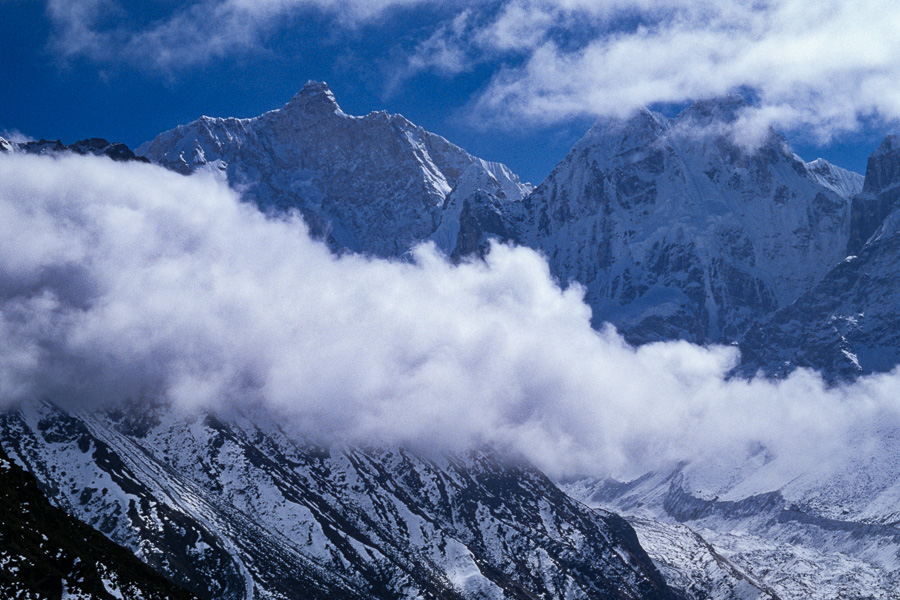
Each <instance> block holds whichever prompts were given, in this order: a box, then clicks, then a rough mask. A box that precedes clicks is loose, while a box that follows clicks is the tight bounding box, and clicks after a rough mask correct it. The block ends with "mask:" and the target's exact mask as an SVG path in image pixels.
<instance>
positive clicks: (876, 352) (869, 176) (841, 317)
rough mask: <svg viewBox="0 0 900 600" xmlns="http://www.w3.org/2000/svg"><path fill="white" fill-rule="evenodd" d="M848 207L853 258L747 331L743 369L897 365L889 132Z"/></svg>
mask: <svg viewBox="0 0 900 600" xmlns="http://www.w3.org/2000/svg"><path fill="white" fill-rule="evenodd" d="M852 206H853V208H852V215H851V233H850V238H849V240H848V250H849V251H851V252H853V255H852V256H849V257H848V258H846V259H845V260H844V261H842V262H841V263H840V264H838V265H837V266H835V267H834V268H833V269H831V270H830V271H829V272H828V273H827V274H826V275H825V276H824V277H823V279H822V280H821V281H820V282H819V283H818V284H817V285H815V286H814V287H812V288H811V289H809V290H808V291H807V292H805V293H804V294H802V295H801V296H800V297H799V298H798V299H797V300H796V301H795V302H793V303H792V304H790V305H788V306H786V307H784V308H782V309H781V310H779V311H778V312H777V313H775V314H774V315H773V316H772V317H771V318H770V319H768V320H766V321H765V322H763V323H760V324H758V325H756V326H754V327H753V328H751V329H750V331H748V332H747V334H746V336H745V337H744V339H743V340H741V349H742V351H743V353H744V365H745V366H744V369H745V371H748V372H752V371H755V370H757V369H762V370H764V371H765V372H767V373H770V374H775V375H783V374H785V373H787V372H789V371H791V370H792V369H794V368H796V367H801V366H802V367H810V368H813V369H817V370H821V371H822V372H823V373H824V374H825V375H826V376H827V377H828V378H829V379H832V380H835V379H848V378H852V377H856V376H858V375H861V374H865V373H872V372H884V371H889V370H891V369H893V368H894V367H895V366H896V365H898V364H900V292H898V286H897V282H898V280H900V267H898V261H897V259H898V257H900V212H898V209H900V144H898V142H897V139H896V138H895V137H894V136H891V137H889V138H887V139H886V140H885V142H884V143H883V144H882V145H881V147H880V148H879V149H878V150H877V151H876V152H875V153H874V154H873V155H872V156H871V157H870V158H869V164H868V168H867V170H866V183H865V187H864V190H863V192H862V193H861V194H859V195H858V196H856V197H855V198H854V199H853V205H852Z"/></svg>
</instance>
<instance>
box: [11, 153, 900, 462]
mask: <svg viewBox="0 0 900 600" xmlns="http://www.w3.org/2000/svg"><path fill="white" fill-rule="evenodd" d="M589 321H590V310H589V308H588V307H587V306H586V305H585V304H584V303H583V301H582V296H581V290H580V289H579V288H578V287H577V286H576V287H570V288H568V289H566V290H563V289H560V287H558V285H557V284H556V283H555V282H554V281H553V279H552V278H551V276H550V273H549V270H548V267H547V264H546V262H545V261H544V260H543V259H542V258H541V257H540V256H539V255H538V254H536V253H535V252H532V251H530V250H527V249H523V248H509V247H506V246H496V247H494V248H493V249H492V250H491V252H490V254H489V255H488V256H487V259H486V262H484V263H481V262H474V263H471V264H462V265H458V266H454V265H451V264H449V263H448V262H446V261H445V260H444V259H443V258H441V257H440V256H438V255H436V254H435V252H434V251H432V250H431V249H429V248H427V247H424V248H421V249H420V250H419V251H418V252H417V254H416V257H415V261H414V262H413V263H402V262H390V261H385V260H374V259H368V258H364V257H360V256H352V255H348V256H341V257H336V256H334V255H332V254H331V253H329V251H328V250H327V248H326V247H325V246H324V245H323V244H321V243H319V242H315V241H313V240H312V239H310V238H309V236H308V235H307V234H306V229H305V227H304V226H303V224H302V222H301V221H300V220H299V219H297V218H289V219H285V220H273V219H270V218H266V217H265V216H263V215H262V214H261V213H260V212H259V211H257V210H256V209H255V208H254V207H253V206H251V205H250V204H247V203H242V202H240V201H239V198H238V197H237V196H236V195H235V193H234V192H233V191H231V190H230V189H228V188H227V187H226V186H225V185H224V184H222V183H220V182H217V181H216V180H214V179H212V178H211V177H205V176H191V177H183V176H180V175H176V174H173V173H170V172H167V171H164V170H162V169H160V168H158V167H154V166H151V165H140V164H120V163H114V162H112V161H109V160H106V159H102V158H95V157H79V156H69V157H64V158H60V159H54V158H50V157H38V156H21V155H20V156H16V155H12V156H0V401H2V403H7V402H12V401H17V400H27V399H30V398H45V397H49V398H53V399H56V400H59V401H64V400H70V401H76V402H81V403H83V404H87V405H94V404H97V403H103V402H115V401H117V400H119V399H142V398H164V399H168V400H170V401H172V402H174V403H176V405H178V406H182V407H198V406H199V407H214V408H220V409H221V408H223V407H228V406H234V405H239V406H242V405H246V404H250V405H252V406H254V407H264V408H266V409H268V410H272V411H275V412H276V413H277V414H278V415H279V416H280V417H281V421H282V422H283V423H285V424H286V426H289V427H291V428H293V429H294V430H295V431H297V432H299V433H301V434H303V435H306V436H310V437H314V438H316V437H317V438H319V439H321V440H322V441H325V442H333V441H340V442H343V443H356V442H366V443H373V442H374V443H405V444H411V445H421V446H426V447H429V448H432V449H434V448H444V449H450V450H454V449H463V448H468V447H471V446H477V445H482V444H494V445H496V446H499V447H505V448H509V449H510V450H511V451H513V452H517V453H519V454H521V455H524V456H526V457H527V458H529V459H531V460H532V461H534V462H536V463H537V464H538V465H540V466H541V467H543V468H545V469H547V470H549V471H551V472H553V473H556V474H563V473H583V472H598V471H605V472H610V473H613V474H635V473H640V472H641V471H643V470H645V469H651V468H654V467H660V466H663V465H666V464H669V463H671V462H672V461H676V460H691V459H694V460H702V459H704V458H710V457H712V458H714V459H715V461H714V462H716V463H717V464H724V463H723V461H726V460H730V459H731V458H734V460H741V458H742V457H744V458H745V457H746V456H747V454H748V452H754V451H758V450H759V448H760V447H764V448H766V449H767V451H768V452H769V453H771V454H772V455H773V456H776V457H778V458H779V459H781V460H782V461H784V462H785V463H786V464H787V465H790V466H792V468H794V469H795V471H796V470H797V469H803V468H806V467H808V466H809V465H811V464H820V463H824V462H827V461H832V460H835V457H839V456H850V455H852V452H853V451H854V450H853V449H854V448H865V444H864V442H865V439H866V436H868V435H870V434H871V433H872V432H874V431H877V430H881V431H891V430H896V428H897V427H900V401H898V395H897V393H896V390H897V389H900V387H898V386H900V374H898V373H893V374H890V375H885V376H879V377H871V378H866V379H863V380H861V381H860V382H859V383H857V384H856V385H854V386H849V387H841V388H835V389H828V388H827V387H826V386H825V385H824V384H823V382H822V380H821V379H820V378H819V377H818V376H817V375H816V374H813V373H810V372H797V373H795V374H794V375H793V376H791V377H789V378H787V379H786V380H784V381H780V382H774V381H766V380H754V381H747V380H741V379H728V378H727V377H726V373H727V372H728V370H729V369H730V367H731V366H732V365H733V364H734V361H735V359H736V354H735V351H734V350H733V349H731V348H723V347H712V348H703V347H699V346H693V345H690V344H688V343H683V342H673V343H660V344H651V345H647V346H644V347H641V348H638V349H635V348H632V347H630V346H628V345H627V344H626V343H624V342H623V340H622V338H621V337H620V336H619V335H617V334H616V333H615V332H614V331H612V330H605V331H602V332H597V331H594V330H593V329H591V327H590V322H589ZM876 425H877V426H876ZM860 431H862V432H866V433H864V434H862V435H861V436H860V434H859V432H860Z"/></svg>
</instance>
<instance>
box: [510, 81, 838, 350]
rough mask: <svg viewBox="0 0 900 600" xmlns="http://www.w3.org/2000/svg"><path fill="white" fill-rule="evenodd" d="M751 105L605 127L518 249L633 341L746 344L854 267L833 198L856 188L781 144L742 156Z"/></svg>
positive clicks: (704, 105) (519, 235)
mask: <svg viewBox="0 0 900 600" xmlns="http://www.w3.org/2000/svg"><path fill="white" fill-rule="evenodd" d="M743 106H744V103H743V101H742V100H741V99H740V98H738V97H728V98H724V99H720V100H711V101H704V102H698V103H696V104H695V105H693V106H692V107H690V108H688V109H686V110H685V111H683V112H682V113H681V114H680V115H679V116H678V117H676V118H674V119H669V118H666V117H664V116H662V115H660V114H657V113H654V112H651V111H649V110H646V109H645V110H642V111H640V112H639V113H637V114H635V115H634V116H632V117H630V118H628V119H608V118H603V119H600V120H599V121H598V122H597V123H596V124H595V125H594V126H593V127H592V128H591V130H590V131H589V132H588V133H587V134H586V135H585V136H584V138H583V139H582V140H581V141H579V142H578V143H577V144H576V145H575V147H574V148H573V149H572V151H571V152H570V154H569V155H568V156H567V157H566V158H565V159H564V160H563V161H562V162H561V163H560V164H559V165H558V166H557V167H556V169H555V170H554V171H553V173H552V174H551V175H550V176H549V177H548V178H547V179H546V180H545V181H544V182H543V183H541V184H540V185H539V186H538V187H537V188H536V189H535V191H534V193H533V194H531V196H529V197H528V198H527V199H526V200H525V201H524V202H523V203H522V206H521V209H522V210H521V214H520V215H519V216H518V217H517V218H515V219H514V221H515V227H514V229H515V237H516V239H518V240H519V241H521V242H523V243H525V244H527V245H529V246H532V247H535V248H539V249H540V250H542V251H543V252H544V253H545V254H546V255H547V257H548V260H549V261H550V265H551V269H552V271H553V273H554V274H555V275H556V276H557V277H558V278H559V279H560V280H561V281H563V282H566V281H570V280H575V281H578V282H579V283H581V284H582V285H583V286H585V288H586V295H587V301H588V303H589V304H590V305H591V307H592V308H593V310H594V322H595V323H597V324H599V323H601V322H604V321H609V322H611V323H613V324H614V325H616V326H617V327H618V328H619V329H620V330H621V331H623V333H625V335H626V337H627V338H628V339H630V340H632V341H634V342H646V341H653V340H659V339H686V340H690V341H695V342H700V343H707V342H712V341H734V340H736V339H738V337H739V336H740V335H741V334H742V333H743V332H744V331H745V330H746V329H747V328H748V327H749V326H750V325H751V324H753V323H754V322H755V321H757V320H758V319H761V318H763V317H764V316H767V315H768V314H770V313H771V312H773V311H774V310H776V309H778V308H780V307H782V306H786V305H787V304H789V303H790V302H791V301H793V300H794V299H796V298H797V297H798V296H799V295H800V294H801V293H803V292H804V291H806V290H807V289H808V288H810V287H811V286H812V285H814V284H815V283H816V282H817V281H818V280H819V279H820V278H821V277H822V276H823V275H824V274H825V272H826V271H827V270H828V269H829V268H830V267H831V266H833V265H835V264H837V263H838V262H839V261H840V260H841V259H843V258H844V248H845V247H846V242H847V237H848V232H849V218H850V202H849V200H848V198H847V197H845V196H844V195H842V194H843V191H842V192H841V193H838V192H836V191H835V190H836V189H839V190H844V189H845V188H846V189H848V190H849V189H852V188H853V186H854V185H855V183H853V180H854V178H853V177H852V176H850V175H843V174H842V172H841V171H839V170H837V169H830V168H828V167H827V166H826V165H825V164H824V162H823V161H822V162H818V163H815V164H813V165H812V166H810V165H806V164H804V163H803V161H801V160H800V159H799V158H797V157H796V156H795V155H794V154H793V153H792V152H791V151H790V149H789V148H788V146H787V143H786V142H785V140H784V139H783V138H782V137H781V136H779V135H777V134H775V133H774V132H770V133H769V135H768V136H767V137H766V138H765V139H764V140H763V141H762V143H761V144H760V145H759V146H758V147H755V148H749V149H748V148H745V147H743V146H741V145H739V144H737V143H736V142H735V141H734V136H733V135H732V133H733V132H732V127H733V125H734V119H735V118H736V116H737V115H738V114H739V113H740V110H741V109H742V107H743ZM823 171H824V172H826V173H827V174H829V175H828V176H832V175H833V176H834V177H835V179H834V180H833V181H832V180H828V181H827V182H826V183H825V184H823V178H826V179H827V177H826V176H825V175H823ZM516 208H518V207H516ZM514 210H515V208H514Z"/></svg>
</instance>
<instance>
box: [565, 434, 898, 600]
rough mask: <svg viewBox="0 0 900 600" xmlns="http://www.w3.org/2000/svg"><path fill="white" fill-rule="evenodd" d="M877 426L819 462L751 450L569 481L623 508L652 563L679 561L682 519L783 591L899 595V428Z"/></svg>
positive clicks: (847, 598) (587, 497)
mask: <svg viewBox="0 0 900 600" xmlns="http://www.w3.org/2000/svg"><path fill="white" fill-rule="evenodd" d="M872 433H873V432H861V431H860V432H856V433H855V434H854V435H853V436H852V439H859V440H861V441H860V442H859V444H858V446H855V447H849V448H842V449H841V450H840V452H839V454H837V455H835V456H832V457H829V459H828V460H823V461H819V462H817V463H816V464H813V465H803V464H800V463H801V462H802V461H799V462H798V460H797V457H793V456H786V457H773V456H770V455H768V454H767V453H765V452H759V453H753V452H749V453H748V454H747V456H746V457H744V459H743V460H733V457H732V460H728V459H725V457H720V459H719V460H713V459H708V460H704V461H697V462H694V463H691V464H681V465H677V466H674V467H673V468H672V470H667V471H660V472H656V473H648V474H646V475H644V476H643V477H640V478H638V479H635V480H633V481H629V482H619V481H615V480H612V479H609V478H600V479H595V480H591V479H585V480H580V481H576V482H573V483H569V484H568V485H566V486H564V489H566V491H567V492H568V493H570V494H571V495H572V496H573V497H575V498H579V499H581V500H582V501H584V502H586V503H588V504H590V505H592V506H597V507H602V508H605V509H608V510H615V511H617V512H620V513H621V514H623V515H627V516H628V518H629V519H630V520H632V522H633V524H634V526H635V528H636V529H637V531H638V535H639V537H640V539H641V543H642V545H644V546H645V548H646V549H647V551H648V553H650V555H651V556H652V557H653V559H654V560H655V561H658V562H663V563H676V564H678V563H682V564H683V563H684V560H682V557H684V555H685V551H684V549H683V548H684V546H685V544H684V543H683V541H679V536H677V535H674V533H677V531H675V532H673V530H672V528H673V527H674V526H676V525H678V526H686V527H688V528H690V529H691V530H693V531H694V532H696V534H699V535H700V536H702V539H703V540H705V542H707V543H708V544H709V545H710V546H711V548H712V550H713V551H714V552H715V553H716V554H718V555H721V556H722V557H724V559H726V560H727V561H728V563H729V564H730V565H732V566H733V567H734V568H735V569H737V570H739V571H740V572H741V573H742V574H744V575H746V576H747V578H748V580H750V581H752V582H755V584H757V585H758V586H760V587H765V588H766V589H768V590H771V592H772V593H774V594H776V595H777V596H778V597H780V598H781V599H782V600H802V599H806V598H817V599H819V600H862V599H872V598H878V599H885V600H887V599H893V598H895V597H896V590H897V589H900V527H898V525H900V511H898V508H897V507H898V506H900V475H898V473H900V432H897V431H889V430H885V431H880V432H877V435H876V436H874V437H873V436H872ZM862 440H865V441H862ZM642 531H650V532H651V533H652V535H650V536H648V535H646V534H643V533H642ZM680 539H682V540H683V536H681V538H680ZM692 562H696V561H692ZM663 572H664V573H665V569H663ZM698 580H701V579H698ZM710 597H711V598H722V599H723V600H724V598H730V597H731V596H729V595H728V594H725V595H715V594H713V595H711V596H710Z"/></svg>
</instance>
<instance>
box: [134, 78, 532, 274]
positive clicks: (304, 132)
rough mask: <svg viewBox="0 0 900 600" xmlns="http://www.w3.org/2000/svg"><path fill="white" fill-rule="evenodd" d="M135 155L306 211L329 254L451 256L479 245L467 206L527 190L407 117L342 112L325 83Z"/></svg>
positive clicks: (159, 140) (180, 132) (177, 132)
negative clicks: (424, 245) (427, 250)
mask: <svg viewBox="0 0 900 600" xmlns="http://www.w3.org/2000/svg"><path fill="white" fill-rule="evenodd" d="M137 152H138V154H142V155H144V156H146V157H147V158H149V159H150V160H151V161H153V162H155V163H159V164H161V165H164V166H166V167H169V168H171V169H174V170H177V171H179V172H182V173H190V172H194V171H197V170H199V169H207V170H212V171H213V172H220V173H222V174H223V176H225V177H227V179H228V182H229V183H230V184H231V185H232V186H234V187H236V188H238V189H240V190H242V191H243V192H244V193H245V195H246V196H247V197H248V198H249V199H252V200H253V201H255V202H257V203H258V204H259V205H260V206H261V207H263V208H264V209H269V210H271V209H275V210H286V209H297V210H299V211H300V212H301V213H303V215H304V216H305V217H306V220H307V222H308V223H309V225H310V227H311V228H312V230H313V232H314V233H315V234H317V235H319V236H324V237H327V239H329V241H330V242H331V244H332V245H333V246H334V247H336V248H340V249H347V250H352V251H358V252H367V253H372V254H375V255H378V256H397V255H401V254H403V253H404V252H406V251H408V250H409V249H410V248H411V247H412V246H414V245H415V244H417V243H419V242H422V241H424V240H427V239H434V240H435V242H436V243H437V244H438V246H439V247H440V248H441V249H442V250H444V251H445V252H446V253H447V254H452V253H453V252H454V251H455V250H456V248H457V246H458V245H459V244H460V239H461V237H462V239H463V240H464V241H463V244H472V240H471V239H470V238H471V236H472V235H473V234H472V233H471V231H468V232H467V231H463V233H462V234H460V219H461V214H462V212H463V210H464V209H465V205H466V203H467V202H468V204H469V206H470V207H471V206H474V205H480V203H481V202H482V201H485V202H486V203H487V204H488V205H497V206H502V205H505V204H507V203H514V202H518V201H519V200H521V199H522V197H523V196H524V195H525V194H526V193H528V192H529V191H530V189H531V188H530V186H528V185H526V184H522V183H520V182H519V179H518V178H517V177H516V176H515V175H514V174H513V173H512V172H511V171H510V170H509V169H508V168H507V167H505V166H504V165H501V164H498V163H490V162H487V161H484V160H481V159H479V158H475V157H474V156H471V155H469V154H468V153H466V152H465V151H464V150H462V149H461V148H459V147H457V146H454V145H453V144H451V143H450V142H448V141H447V140H445V139H444V138H442V137H440V136H438V135H435V134H432V133H429V132H427V131H425V130H424V129H422V128H421V127H416V126H415V125H413V124H412V123H410V122H409V121H407V120H406V119H404V118H403V117H402V116H400V115H390V114H388V113H387V112H384V111H382V112H375V113H371V114H368V115H366V116H363V117H355V116H350V115H347V114H345V113H344V112H343V111H342V110H341V109H340V107H339V106H338V104H337V102H336V101H335V98H334V95H333V94H332V93H331V91H330V90H329V89H328V87H327V86H326V85H325V84H324V83H319V82H309V83H307V84H306V85H305V86H304V87H303V89H302V90H300V92H299V93H298V94H297V95H296V96H294V97H293V98H292V99H291V100H290V102H288V103H287V104H286V105H285V106H284V107H282V108H280V109H277V110H273V111H270V112H268V113H265V114H264V115H261V116H259V117H256V118H252V119H234V118H228V119H213V118H210V117H202V118H200V119H198V120H197V121H194V122H192V123H189V124H187V125H182V126H179V127H176V128H175V129H173V130H171V131H167V132H165V133H162V134H160V135H159V136H157V137H156V139H154V140H152V141H151V142H148V143H146V144H143V145H142V146H140V147H139V148H138V149H137ZM476 196H477V197H476ZM469 210H470V214H471V208H470V209H469ZM471 227H472V225H470V226H469V228H470V230H471ZM490 228H491V227H490V225H487V229H490ZM481 229H484V228H481ZM466 236H468V237H466ZM482 241H483V240H478V243H481V242H482ZM475 245H477V243H476V244H475ZM466 247H467V248H468V246H466Z"/></svg>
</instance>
